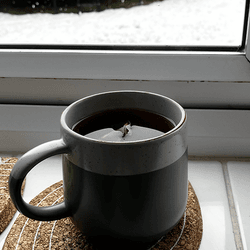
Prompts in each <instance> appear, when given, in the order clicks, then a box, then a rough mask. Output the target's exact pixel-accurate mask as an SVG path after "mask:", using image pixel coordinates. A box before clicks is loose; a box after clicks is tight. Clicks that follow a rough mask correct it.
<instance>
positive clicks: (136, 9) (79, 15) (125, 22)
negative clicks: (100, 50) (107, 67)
mask: <svg viewBox="0 0 250 250" xmlns="http://www.w3.org/2000/svg"><path fill="white" fill-rule="evenodd" d="M0 3H1V9H0V44H2V45H3V44H48V45H51V44H52V45H55V44H59V45H65V44H68V45H170V46H172V45H173V46H176V45H177V46H178V45H183V46H189V45H190V46H240V45H241V44H242V34H243V23H244V13H245V0H163V1H152V0H150V2H148V1H143V0H136V1H135V0H106V1H105V2H104V1H103V2H102V1H97V0H93V1H89V0H76V1H75V2H74V1H68V2H67V1H66V0H65V1H62V0H53V1H46V0H41V1H40V0H27V1H24V0H12V1H11V0H5V1H4V0H0ZM92 10H93V11H92Z"/></svg>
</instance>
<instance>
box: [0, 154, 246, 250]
mask: <svg viewBox="0 0 250 250" xmlns="http://www.w3.org/2000/svg"><path fill="white" fill-rule="evenodd" d="M0 156H17V157H20V156H21V155H15V154H14V155H13V154H11V155H10V154H9V155H7V154H0ZM227 171H228V176H229V180H230V182H225V179H226V178H227V177H225V176H227ZM249 178H250V161H249V159H247V158H242V159H240V160H239V159H238V158H237V159H236V158H197V157H190V159H189V181H190V182H191V184H192V186H193V188H194V190H195V192H196V195H197V197H198V199H199V203H200V206H201V212H202V217H203V238H202V241H201V245H200V250H210V249H220V250H224V249H225V250H236V249H237V248H236V244H238V246H239V244H240V243H241V242H240V241H239V239H238V238H237V241H235V239H234V233H235V234H237V233H239V232H240V235H241V237H242V243H243V247H244V249H247V248H249V247H250V239H249V237H247V235H249V234H250V227H249V225H250V216H249V215H250V213H249V209H248V208H249V206H250V198H248V199H247V197H249V195H248V194H249V192H250V187H249V183H248V182H249ZM61 179H62V170H61V157H60V156H55V157H52V158H50V159H47V160H45V161H43V162H42V163H40V164H39V165H38V166H37V167H36V168H34V169H33V170H32V171H31V172H30V173H29V174H28V176H27V179H26V187H25V191H24V199H25V200H26V201H27V202H29V201H30V200H31V199H32V198H34V197H35V196H36V195H37V194H39V193H40V192H42V191H43V190H44V189H45V188H47V187H48V186H50V185H52V184H54V183H55V182H58V181H60V180H61ZM226 183H227V184H226ZM226 187H227V188H228V190H229V192H228V193H227V188H226ZM230 188H231V189H232V195H233V198H234V204H235V211H236V213H237V216H236V217H234V216H233V214H230V209H229V203H228V201H230V202H231V201H232V199H231V196H230V194H231V193H230ZM228 197H229V198H228ZM231 209H232V208H231ZM233 211H234V210H233ZM17 216H18V213H16V215H15V217H14V219H15V218H16V217H17ZM235 218H237V219H238V224H237V225H235V224H234V227H233V226H232V219H233V220H234V222H235ZM14 219H13V220H12V222H11V223H10V225H9V226H8V228H7V229H6V230H5V231H4V232H3V233H2V234H1V235H0V249H2V247H3V244H4V239H5V237H6V236H7V234H8V232H9V230H10V228H11V226H12V224H13V223H14ZM237 226H238V228H237ZM233 229H234V230H235V232H234V231H233ZM238 229H239V231H238Z"/></svg>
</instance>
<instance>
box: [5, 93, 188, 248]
mask: <svg viewBox="0 0 250 250" xmlns="http://www.w3.org/2000/svg"><path fill="white" fill-rule="evenodd" d="M112 109H113V110H115V109H129V110H134V109H141V110H146V111H148V112H151V113H157V114H159V115H162V116H164V117H168V118H169V119H171V120H172V121H173V122H174V124H175V125H174V127H173V129H171V130H170V131H168V132H166V133H163V134H162V135H160V136H156V137H153V138H149V139H145V140H138V141H133V142H110V141H108V142H105V141H102V140H98V139H92V138H88V137H87V136H85V135H80V134H79V133H77V132H75V131H74V130H73V128H74V126H75V124H77V123H78V122H79V121H81V120H82V119H85V118H87V117H89V116H91V115H93V114H96V113H102V112H105V111H106V110H112ZM60 128H61V138H60V139H58V140H53V141H50V142H47V143H44V144H41V145H39V146H37V147H35V148H33V149H31V150H30V151H29V152H27V153H26V154H24V155H23V156H22V157H21V158H20V159H19V160H18V162H17V163H16V164H15V166H14V168H13V170H12V172H11V174H10V178H9V192H10V196H11V199H12V201H13V203H14V205H15V206H16V208H17V209H18V210H19V211H20V212H21V213H22V214H24V215H25V216H27V217H29V218H31V219H35V220H40V221H51V220H58V219H62V218H65V217H70V218H71V220H72V222H73V223H74V224H75V226H76V227H77V228H78V229H79V230H81V231H82V233H83V234H84V235H86V236H87V237H89V239H90V241H92V242H93V244H95V243H96V244H97V245H98V243H100V242H101V244H102V245H101V246H105V244H107V245H108V246H109V248H110V249H111V248H112V247H111V246H114V249H128V248H129V249H133V247H135V246H136V249H140V247H141V249H146V248H145V245H147V246H148V245H150V244H153V242H156V241H157V240H159V239H160V238H161V237H162V236H163V235H165V234H166V233H167V232H168V231H170V230H171V229H172V228H173V227H174V226H175V225H176V224H177V223H178V222H179V221H180V219H181V218H182V216H183V214H184V212H185V208H186V203H187V198H188V152H187V116H186V113H185V110H184V109H183V108H182V107H181V106H180V105H179V104H178V103H177V102H175V101H174V100H172V99H170V98H168V97H165V96H162V95H159V94H155V93H150V92H145V91H133V90H125V91H111V92H105V93H99V94H95V95H91V96H88V97H85V98H83V99H80V100H78V101H76V102H74V103H73V104H71V105H70V106H68V107H67V108H66V109H65V110H64V112H63V113H62V115H61V121H60ZM57 154H62V167H63V187H64V201H63V202H62V203H60V204H56V205H53V206H49V207H35V206H32V205H30V204H28V203H26V202H25V201H24V200H23V198H22V196H21V186H22V182H23V180H24V179H25V177H26V175H27V174H28V172H29V171H30V170H31V169H32V168H33V167H34V166H35V165H36V164H38V163H39V162H41V161H42V160H44V159H46V158H48V157H50V156H53V155H57ZM100 239H101V240H100ZM117 244H119V247H117ZM99 247H100V246H99Z"/></svg>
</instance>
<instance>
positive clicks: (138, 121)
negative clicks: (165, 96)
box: [73, 109, 175, 135]
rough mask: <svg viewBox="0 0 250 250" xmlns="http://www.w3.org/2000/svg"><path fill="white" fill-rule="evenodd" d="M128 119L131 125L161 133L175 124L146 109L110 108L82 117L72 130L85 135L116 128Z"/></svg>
mask: <svg viewBox="0 0 250 250" xmlns="http://www.w3.org/2000/svg"><path fill="white" fill-rule="evenodd" d="M128 121H129V122H130V123H131V125H138V126H142V127H148V128H152V129H156V130H159V131H161V132H163V133H167V132H168V131H170V130H171V129H173V128H174V127H175V124H174V123H173V122H172V121H171V120H170V119H168V118H167V117H164V116H162V115H159V114H156V113H151V112H149V111H146V110H141V109H112V110H106V111H102V112H99V113H96V114H94V115H92V116H89V117H87V118H84V119H83V120H81V121H79V122H78V123H77V124H75V126H74V127H73V130H74V131H75V132H77V133H78V134H81V135H86V134H88V133H91V132H93V131H96V130H100V129H103V128H113V129H114V130H117V129H119V128H121V127H123V125H124V124H125V123H126V122H128Z"/></svg>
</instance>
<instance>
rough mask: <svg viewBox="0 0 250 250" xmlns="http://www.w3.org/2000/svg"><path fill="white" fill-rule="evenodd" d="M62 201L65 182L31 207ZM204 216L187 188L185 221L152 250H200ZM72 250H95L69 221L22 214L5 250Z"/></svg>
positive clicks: (35, 200) (40, 196)
mask: <svg viewBox="0 0 250 250" xmlns="http://www.w3.org/2000/svg"><path fill="white" fill-rule="evenodd" d="M62 200H63V182H62V181H60V182H57V183H55V184H54V185H52V186H50V187H49V188H47V189H45V190H44V191H43V192H42V193H40V194H39V195H38V196H36V197H35V198H34V199H33V200H32V201H31V202H30V203H31V204H32V205H37V206H49V205H52V204H56V203H58V202H61V201H62ZM202 231H203V225H202V216H201V210H200V206H199V202H198V199H197V197H196V194H195V192H194V190H193V187H192V185H191V184H190V183H189V186H188V202H187V207H186V212H185V214H184V215H183V218H182V219H181V220H180V222H179V223H178V224H177V225H176V226H175V228H174V229H173V230H171V231H170V232H169V233H168V234H167V235H166V236H164V237H163V238H162V239H161V240H159V241H158V243H157V244H156V245H155V246H153V247H151V250H170V249H186V250H196V249H199V246H200V242H201V238H202ZM9 249H15V250H19V249H25V250H32V249H46V250H47V249H48V250H50V249H51V250H54V249H68V250H69V249H71V250H80V249H84V250H95V249H94V247H93V246H92V245H91V244H90V243H89V242H88V241H87V238H86V237H85V236H84V235H82V233H81V232H80V231H78V230H77V229H76V228H75V226H74V225H73V223H72V222H71V220H70V219H69V218H65V219H61V220H57V221H51V222H47V221H46V222H41V221H36V220H32V219H29V218H27V217H25V216H24V215H22V214H20V215H19V216H18V218H17V219H16V221H15V223H14V225H13V226H12V228H11V230H10V233H9V235H8V236H7V239H6V241H5V244H4V247H3V250H9Z"/></svg>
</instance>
